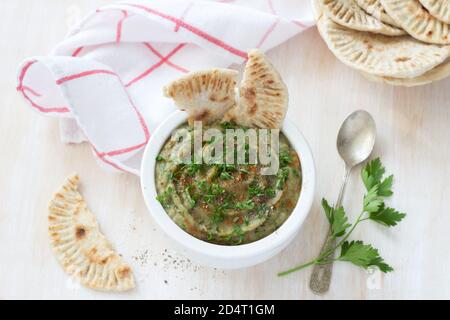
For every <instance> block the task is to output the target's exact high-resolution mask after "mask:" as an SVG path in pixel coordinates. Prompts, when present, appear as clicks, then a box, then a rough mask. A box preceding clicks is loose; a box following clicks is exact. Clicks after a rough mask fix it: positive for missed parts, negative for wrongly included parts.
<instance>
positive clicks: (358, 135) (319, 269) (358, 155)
mask: <svg viewBox="0 0 450 320" xmlns="http://www.w3.org/2000/svg"><path fill="white" fill-rule="evenodd" d="M376 136H377V129H376V126H375V121H374V120H373V118H372V116H371V115H370V113H368V112H367V111H364V110H358V111H355V112H353V113H352V114H350V115H349V116H348V117H347V119H345V120H344V123H343V124H342V126H341V128H340V129H339V133H338V136H337V143H336V145H337V150H338V152H339V155H340V156H341V158H342V160H344V163H345V173H344V178H343V181H342V185H341V189H340V191H339V196H338V198H337V201H336V203H335V205H334V207H335V208H339V207H340V206H341V205H342V198H343V196H344V191H345V186H346V184H347V180H348V177H349V176H350V172H351V170H352V169H353V168H354V167H355V166H356V165H358V164H360V163H361V162H363V161H365V160H366V159H367V158H368V157H369V156H370V154H371V153H372V150H373V146H374V145H375V138H376ZM329 234H330V232H328V235H327V238H326V239H325V242H324V244H323V246H322V251H321V252H325V251H327V250H330V249H332V248H334V246H335V245H336V240H333V238H331V237H330V235H329ZM333 257H334V253H332V254H330V256H329V258H333ZM332 268H333V264H332V263H330V264H326V265H315V266H314V269H313V272H312V275H311V280H310V283H309V287H310V288H311V290H312V291H313V292H314V293H316V294H324V293H326V292H327V291H328V289H329V287H330V281H331V273H332Z"/></svg>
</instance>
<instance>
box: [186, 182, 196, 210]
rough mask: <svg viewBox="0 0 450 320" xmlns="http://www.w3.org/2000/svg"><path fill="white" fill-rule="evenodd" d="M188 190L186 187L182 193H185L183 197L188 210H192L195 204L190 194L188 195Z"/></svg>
mask: <svg viewBox="0 0 450 320" xmlns="http://www.w3.org/2000/svg"><path fill="white" fill-rule="evenodd" d="M189 189H190V186H189V187H187V188H186V190H185V191H184V192H185V195H186V200H187V201H188V204H189V209H192V208H194V207H195V203H196V202H195V200H194V199H192V197H191V194H190V193H189Z"/></svg>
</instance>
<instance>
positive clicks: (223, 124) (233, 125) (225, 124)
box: [220, 121, 236, 129]
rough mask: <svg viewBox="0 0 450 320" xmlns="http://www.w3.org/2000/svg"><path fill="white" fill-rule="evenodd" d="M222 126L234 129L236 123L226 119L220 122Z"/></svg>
mask: <svg viewBox="0 0 450 320" xmlns="http://www.w3.org/2000/svg"><path fill="white" fill-rule="evenodd" d="M220 126H221V127H222V128H223V129H234V128H235V126H236V125H235V124H234V123H233V122H230V121H225V122H222V123H221V124H220Z"/></svg>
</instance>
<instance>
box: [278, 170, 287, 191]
mask: <svg viewBox="0 0 450 320" xmlns="http://www.w3.org/2000/svg"><path fill="white" fill-rule="evenodd" d="M288 177H289V168H281V169H279V170H278V174H277V182H276V184H275V187H276V188H277V189H278V190H283V188H284V185H285V184H286V181H287V179H288Z"/></svg>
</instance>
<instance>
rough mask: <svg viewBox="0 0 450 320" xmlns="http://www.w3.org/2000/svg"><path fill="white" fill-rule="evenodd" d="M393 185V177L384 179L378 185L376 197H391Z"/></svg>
mask: <svg viewBox="0 0 450 320" xmlns="http://www.w3.org/2000/svg"><path fill="white" fill-rule="evenodd" d="M393 183H394V176H393V175H390V176H389V177H387V178H386V179H384V180H383V181H382V182H381V183H380V184H379V185H378V195H379V196H381V197H390V196H392V194H393V192H392V184H393Z"/></svg>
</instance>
